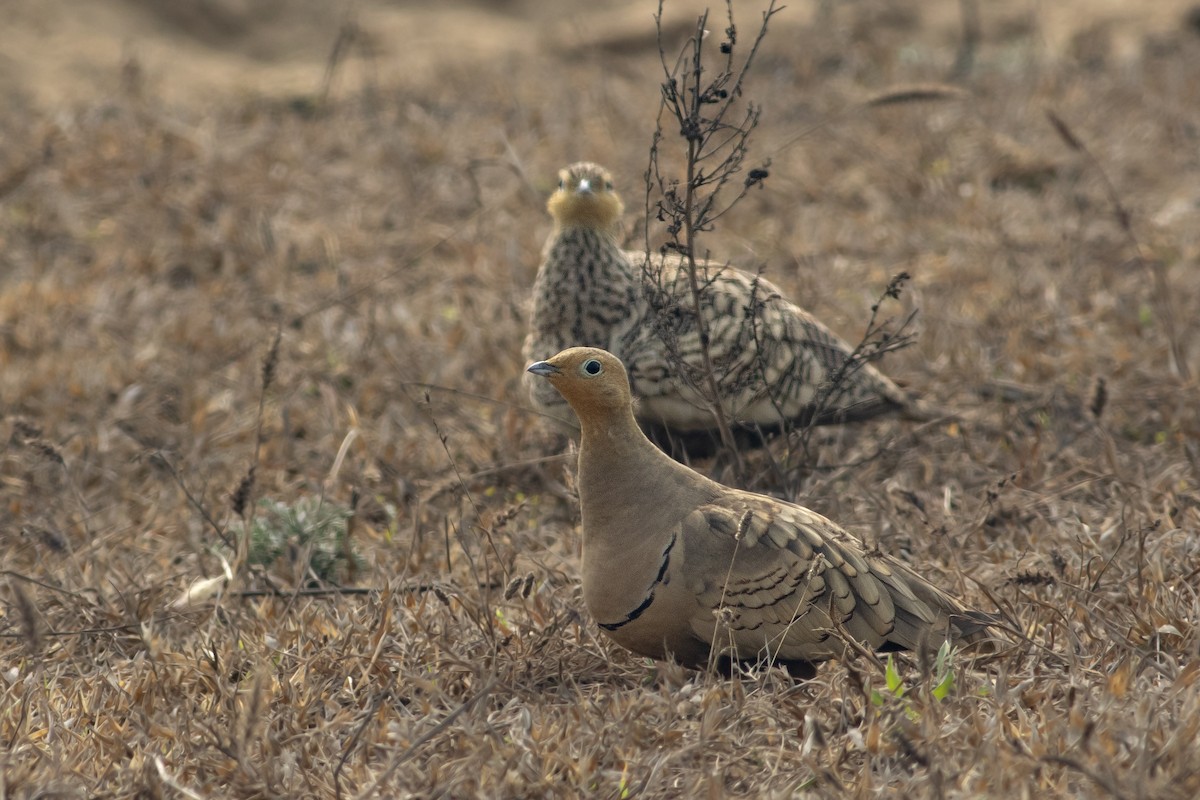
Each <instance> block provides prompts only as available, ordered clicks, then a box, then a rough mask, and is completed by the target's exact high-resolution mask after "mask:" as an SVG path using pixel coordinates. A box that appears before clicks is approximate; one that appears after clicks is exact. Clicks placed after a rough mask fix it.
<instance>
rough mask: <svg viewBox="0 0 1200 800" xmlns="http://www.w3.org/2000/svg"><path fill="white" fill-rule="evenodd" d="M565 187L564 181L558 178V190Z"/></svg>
mask: <svg viewBox="0 0 1200 800" xmlns="http://www.w3.org/2000/svg"><path fill="white" fill-rule="evenodd" d="M566 185H567V183H566V181H564V180H563V179H562V178H559V179H558V188H560V189H561V188H563V187H564V186H566Z"/></svg>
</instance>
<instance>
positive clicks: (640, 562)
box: [528, 347, 995, 675]
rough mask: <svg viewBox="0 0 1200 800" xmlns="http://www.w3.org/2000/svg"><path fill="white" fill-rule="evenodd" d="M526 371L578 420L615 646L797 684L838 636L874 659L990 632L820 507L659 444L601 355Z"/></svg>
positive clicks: (593, 563)
mask: <svg viewBox="0 0 1200 800" xmlns="http://www.w3.org/2000/svg"><path fill="white" fill-rule="evenodd" d="M528 372H529V373H531V374H533V375H535V376H540V377H541V378H544V379H546V380H545V383H546V384H547V385H548V386H550V387H552V388H553V389H555V390H556V391H557V392H559V393H561V395H562V397H563V398H565V400H566V401H567V402H568V403H569V404H570V406H571V408H572V409H573V410H574V412H575V414H576V415H577V417H578V419H579V422H580V425H581V440H580V445H579V472H578V480H577V485H578V488H579V504H580V508H581V512H582V518H583V597H584V601H585V602H586V603H587V607H588V610H589V611H590V612H591V613H592V616H594V617H595V618H596V621H597V622H598V623H599V625H600V627H601V628H602V629H603V630H604V631H605V633H607V634H608V635H609V636H610V637H612V639H613V640H615V641H616V642H617V643H618V644H620V645H622V646H624V647H626V648H628V649H630V650H632V651H634V652H635V653H639V654H641V655H645V656H650V657H652V658H659V659H666V658H674V659H676V660H678V661H680V662H681V663H683V664H685V665H688V666H695V667H704V666H705V665H707V664H709V663H714V662H719V661H720V660H722V659H728V660H730V661H756V660H767V661H770V662H771V663H778V664H781V665H783V666H785V667H787V668H788V669H789V671H791V672H793V673H794V674H797V675H805V674H811V672H812V664H813V662H817V661H823V660H826V659H829V658H835V657H837V656H838V655H839V654H841V653H842V652H843V651H844V650H845V648H846V643H845V641H844V640H843V638H842V637H843V636H849V637H852V638H853V639H855V640H857V641H858V642H860V643H861V644H863V645H865V646H866V647H870V648H873V649H877V650H897V649H908V650H911V649H916V648H917V647H926V646H932V647H933V648H935V649H936V648H937V646H938V644H939V642H940V641H944V640H946V639H949V640H950V641H952V642H955V643H972V642H981V641H985V640H990V639H991V636H990V634H989V631H988V626H989V625H990V624H992V623H994V622H995V618H994V617H992V616H990V615H987V614H983V613H981V612H977V611H972V610H969V609H967V608H966V607H964V606H963V605H962V604H961V603H959V602H958V601H957V600H955V599H954V598H953V597H951V596H950V595H948V594H946V593H945V592H943V591H942V590H941V589H939V588H937V587H936V586H934V585H933V584H931V583H930V582H929V581H927V580H926V579H924V578H922V577H921V576H920V575H918V574H917V573H916V572H914V571H913V570H912V569H910V568H909V567H907V566H905V565H904V564H902V563H900V562H899V561H897V560H896V559H894V558H890V557H888V556H886V555H883V554H882V553H880V552H879V551H878V550H877V549H875V548H868V547H865V546H864V545H863V544H862V543H861V542H860V541H859V540H858V539H856V538H854V537H853V536H851V535H850V534H849V533H847V532H846V531H845V530H843V529H842V528H839V527H838V526H837V525H836V524H834V523H833V522H831V521H829V520H828V519H826V518H825V517H822V516H821V515H820V514H817V513H815V512H813V511H810V510H808V509H807V508H803V507H801V506H798V505H794V504H792V503H786V502H783V501H781V500H777V499H775V498H772V497H768V496H766V495H761V494H755V493H753V492H746V491H741V490H738V489H731V488H728V487H726V486H723V485H721V484H719V483H717V482H715V481H712V480H709V479H708V478H706V477H704V476H703V475H701V474H699V473H698V472H695V471H694V470H692V469H691V468H689V467H687V466H685V465H683V464H680V463H679V462H677V461H675V460H673V459H672V458H671V457H669V456H668V455H666V454H665V453H663V452H662V451H661V450H659V449H658V448H657V447H655V446H654V445H653V444H652V443H651V442H650V440H649V439H647V438H646V436H645V434H644V433H643V432H642V431H641V429H640V428H639V427H638V424H637V421H636V420H635V419H634V416H633V408H632V397H631V395H630V390H629V381H628V378H627V376H626V372H625V369H624V367H623V366H622V364H621V362H620V360H619V359H617V358H616V357H615V356H613V355H612V354H611V353H608V352H606V351H604V350H600V349H598V348H591V347H574V348H571V349H568V350H564V351H563V352H561V353H558V354H557V355H555V356H553V357H551V358H549V359H547V360H545V361H538V362H536V363H534V364H533V365H532V366H530V367H529V368H528ZM710 658H711V659H712V661H711V662H710Z"/></svg>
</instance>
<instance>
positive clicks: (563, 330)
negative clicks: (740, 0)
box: [523, 162, 930, 444]
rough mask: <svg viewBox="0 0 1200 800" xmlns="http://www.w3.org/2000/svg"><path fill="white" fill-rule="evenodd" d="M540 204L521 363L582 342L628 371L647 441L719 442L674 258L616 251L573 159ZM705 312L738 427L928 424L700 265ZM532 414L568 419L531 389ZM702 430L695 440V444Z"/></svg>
mask: <svg viewBox="0 0 1200 800" xmlns="http://www.w3.org/2000/svg"><path fill="white" fill-rule="evenodd" d="M559 176H560V181H559V187H558V190H557V191H556V192H554V194H553V195H552V196H551V197H550V200H549V203H548V204H547V208H548V209H549V211H550V214H551V216H552V217H553V218H554V231H553V233H551V235H550V238H549V239H548V240H547V242H546V246H545V249H544V251H543V261H542V264H541V267H540V268H539V269H538V273H537V279H536V280H535V282H534V288H533V313H532V317H531V321H530V331H529V335H528V336H527V337H526V339H525V346H524V351H523V352H524V355H525V358H526V361H527V362H528V361H531V360H533V359H534V358H537V357H540V356H544V355H545V354H546V353H556V352H558V351H559V350H562V349H563V348H566V347H571V346H575V345H587V346H591V347H602V348H604V349H606V350H609V351H611V352H613V353H615V354H616V355H617V356H618V357H619V358H620V359H621V360H622V361H623V362H624V363H625V365H626V367H627V369H628V372H629V379H630V383H631V386H632V389H633V395H634V396H635V397H637V398H638V400H639V403H638V406H637V412H636V413H637V418H638V421H639V422H640V423H641V424H642V426H643V427H644V428H646V429H647V430H648V431H650V432H652V433H653V434H654V438H655V439H656V441H662V440H663V438H664V436H663V434H664V433H665V434H667V435H668V436H672V435H674V436H678V437H680V438H682V439H683V441H685V442H686V441H693V442H694V441H703V440H704V439H706V438H707V440H708V441H709V443H710V444H711V443H712V442H713V441H714V440H715V429H716V418H715V416H714V414H713V412H712V409H711V406H710V405H709V404H708V403H706V402H705V399H704V397H705V395H704V392H703V391H702V390H698V388H697V387H702V386H704V380H703V373H702V370H703V364H704V359H703V356H702V351H701V345H700V327H699V326H698V325H697V324H696V317H695V314H694V312H693V309H694V304H693V302H692V295H691V287H690V281H689V278H688V274H687V270H686V267H684V266H683V260H682V259H681V257H679V256H678V255H676V256H667V257H666V258H665V260H662V261H661V262H660V259H659V258H658V257H655V258H653V259H651V260H650V262H649V263H648V262H647V259H646V255H645V254H644V253H633V252H628V251H624V250H622V249H621V247H620V245H619V244H618V242H617V227H618V225H619V221H620V217H621V213H622V211H623V206H622V203H621V199H620V198H619V197H618V196H617V194H616V193H615V192H614V191H613V184H612V178H611V177H610V175H609V174H608V172H607V170H605V169H604V168H603V167H600V166H598V165H596V164H591V163H587V162H582V163H579V164H574V165H572V166H570V167H568V168H566V169H564V170H562V172H561V173H559ZM702 271H703V275H701V276H700V283H701V285H702V286H703V293H702V297H703V299H702V303H701V308H702V310H703V314H704V318H705V321H706V327H707V330H708V335H709V342H710V343H709V354H710V357H711V361H712V364H713V371H714V373H715V375H716V376H717V378H718V394H719V395H720V399H721V403H722V407H723V409H724V410H725V413H726V415H727V417H728V418H729V419H731V420H732V421H733V422H735V423H736V425H737V426H738V427H739V428H740V429H743V430H746V431H759V432H771V431H776V430H778V429H779V428H780V427H781V425H782V424H783V423H784V422H785V421H786V422H791V423H793V424H801V425H803V424H808V423H810V422H812V423H815V424H827V423H839V422H849V421H854V420H861V419H866V418H869V417H874V416H876V415H879V414H884V413H887V412H898V413H901V414H906V415H908V416H912V417H914V418H920V419H926V418H928V416H930V414H929V412H928V411H924V410H922V409H920V408H919V406H918V404H917V403H916V402H915V401H913V400H911V399H910V398H909V397H908V396H907V395H906V394H905V393H904V392H903V391H902V390H901V389H899V387H897V386H896V385H895V384H894V383H892V381H890V380H889V379H888V378H887V377H885V376H884V375H883V374H882V373H880V372H879V371H878V370H877V369H875V368H874V367H872V366H871V365H870V364H865V363H862V362H861V361H858V360H850V354H851V353H852V351H853V348H851V347H850V346H849V345H848V344H847V343H846V342H844V341H842V340H841V339H840V338H838V337H837V336H836V335H835V334H834V333H833V332H832V331H830V330H829V329H828V328H827V327H825V326H824V325H823V324H822V323H821V322H820V321H819V320H817V319H816V318H814V317H813V316H812V315H811V314H809V313H808V312H807V311H805V310H804V309H802V308H800V307H799V306H797V305H795V304H794V303H791V302H789V301H788V300H786V299H785V298H784V297H783V295H782V293H781V292H780V290H779V289H778V288H776V287H775V286H774V285H773V284H771V283H770V282H769V281H767V280H764V279H763V278H761V277H757V276H754V275H750V274H748V273H745V272H742V271H740V270H738V269H735V268H732V267H724V266H720V265H716V264H711V263H702ZM530 392H531V395H532V397H533V401H534V404H535V405H536V406H538V407H539V409H540V410H542V411H544V412H545V413H547V414H549V415H551V416H553V417H557V418H559V419H562V420H564V421H566V422H568V423H569V422H570V421H572V418H571V415H570V413H569V412H568V411H567V409H566V407H565V406H564V404H563V401H562V399H561V398H560V397H559V396H558V395H557V393H556V392H554V390H553V389H551V388H550V386H548V385H546V384H545V383H544V382H539V381H530ZM697 434H699V436H698V435H697Z"/></svg>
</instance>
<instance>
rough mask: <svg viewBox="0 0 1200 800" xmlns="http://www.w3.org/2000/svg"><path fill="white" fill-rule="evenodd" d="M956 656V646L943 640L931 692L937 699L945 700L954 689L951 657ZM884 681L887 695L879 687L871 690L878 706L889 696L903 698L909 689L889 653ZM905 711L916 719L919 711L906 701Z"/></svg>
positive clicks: (936, 659)
mask: <svg viewBox="0 0 1200 800" xmlns="http://www.w3.org/2000/svg"><path fill="white" fill-rule="evenodd" d="M953 656H954V648H952V647H951V646H950V642H949V641H946V642H942V646H941V647H939V648H938V652H937V657H936V658H935V659H934V661H933V680H934V684H933V688H932V689H930V690H929V693H930V694H931V695H933V698H934V699H935V700H938V701H941V700H945V699H946V696H947V695H949V694H950V692H951V691H952V690H953V689H954V665H953V664H951V663H950V662H951V659H952V658H953ZM883 677H884V682H885V684H886V685H887V695H885V694H884V693H883V692H880V691H879V690H877V689H872V690H871V702H872V703H873V704H874V705H876V706H883V704H884V703H885V702H887V699H886V698H887V696H888V695H890V696H891V697H894V698H896V699H897V700H902V699H903V698H904V693H905V692H906V691H907V690H906V689H905V688H904V681H903V680H902V679H901V677H900V672H899V671H898V670H897V669H896V661H895V659H894V658H893V657H892V655H891V654H890V653H889V654H888V660H887V667H886V668H885V669H884V673H883ZM904 713H905V714H907V715H908V717H909V718H910V719H916V718H917V716H918V715H917V713H916V712H915V711H913V709H912V707H911V706H910V705H909V704H908V703H907V702H905V704H904Z"/></svg>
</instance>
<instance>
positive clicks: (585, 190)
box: [575, 178, 592, 194]
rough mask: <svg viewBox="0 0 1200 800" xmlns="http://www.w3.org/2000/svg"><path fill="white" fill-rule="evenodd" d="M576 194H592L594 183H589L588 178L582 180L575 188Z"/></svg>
mask: <svg viewBox="0 0 1200 800" xmlns="http://www.w3.org/2000/svg"><path fill="white" fill-rule="evenodd" d="M575 193H576V194H591V193H592V182H591V181H589V180H588V179H587V178H584V179H583V180H581V181H580V182H579V185H578V186H577V187H575Z"/></svg>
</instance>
